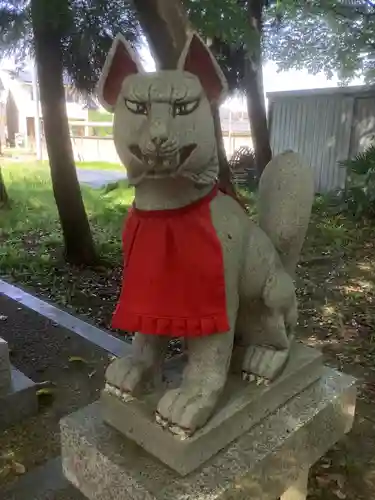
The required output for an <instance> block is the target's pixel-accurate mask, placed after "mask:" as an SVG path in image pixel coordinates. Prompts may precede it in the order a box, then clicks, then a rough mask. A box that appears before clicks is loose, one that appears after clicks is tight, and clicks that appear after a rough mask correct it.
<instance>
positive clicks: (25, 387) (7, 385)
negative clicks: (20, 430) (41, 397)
mask: <svg viewBox="0 0 375 500" xmlns="http://www.w3.org/2000/svg"><path fill="white" fill-rule="evenodd" d="M37 411H38V400H37V396H36V390H35V384H34V382H33V381H32V380H30V379H29V378H27V377H26V376H25V375H24V374H23V373H22V372H20V371H19V370H17V369H16V368H14V367H13V366H12V365H11V364H10V361H9V350H8V344H7V342H5V340H4V339H2V338H0V429H4V428H6V427H8V426H10V425H12V424H14V423H16V422H19V421H20V420H22V419H23V418H25V417H28V416H30V415H34V414H35V413H36V412H37Z"/></svg>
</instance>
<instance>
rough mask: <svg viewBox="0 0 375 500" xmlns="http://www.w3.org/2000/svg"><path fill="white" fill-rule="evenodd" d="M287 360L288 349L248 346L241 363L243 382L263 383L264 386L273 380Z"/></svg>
mask: <svg viewBox="0 0 375 500" xmlns="http://www.w3.org/2000/svg"><path fill="white" fill-rule="evenodd" d="M288 358H289V349H279V350H278V349H272V347H262V346H249V347H248V348H247V349H246V353H245V357H244V360H243V363H242V373H243V376H244V379H245V380H250V381H252V380H255V381H257V382H259V383H260V382H263V383H265V385H268V383H269V382H270V381H272V380H274V379H275V378H276V377H277V376H278V375H279V374H280V372H281V371H282V370H283V368H284V367H285V365H286V363H287V361H288Z"/></svg>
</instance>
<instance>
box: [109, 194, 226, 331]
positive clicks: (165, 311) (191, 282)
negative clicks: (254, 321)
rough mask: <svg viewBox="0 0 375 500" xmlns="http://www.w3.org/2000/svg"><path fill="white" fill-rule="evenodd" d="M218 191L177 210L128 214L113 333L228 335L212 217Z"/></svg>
mask: <svg viewBox="0 0 375 500" xmlns="http://www.w3.org/2000/svg"><path fill="white" fill-rule="evenodd" d="M217 192H218V189H217V188H216V187H215V188H214V189H213V191H212V192H211V193H209V194H208V195H207V196H206V197H204V198H203V199H201V200H198V201H197V202H194V203H192V204H191V205H188V206H186V207H183V208H179V209H174V210H155V211H147V210H139V209H137V208H135V207H133V208H132V209H131V210H130V211H129V214H128V217H127V220H126V223H125V228H124V233H123V248H124V273H123V282H122V290H121V294H120V299H119V302H118V305H117V307H116V310H115V313H114V315H113V320H112V326H113V327H114V328H118V329H121V330H124V331H128V332H140V333H143V334H151V335H168V336H170V337H194V336H200V335H210V334H213V333H221V332H227V331H228V330H229V323H228V318H227V311H226V297H225V278H224V265H223V254H222V248H221V244H220V241H219V239H218V236H217V234H216V230H215V228H214V226H213V224H212V220H211V212H210V202H211V200H212V199H213V198H214V197H215V196H216V195H217Z"/></svg>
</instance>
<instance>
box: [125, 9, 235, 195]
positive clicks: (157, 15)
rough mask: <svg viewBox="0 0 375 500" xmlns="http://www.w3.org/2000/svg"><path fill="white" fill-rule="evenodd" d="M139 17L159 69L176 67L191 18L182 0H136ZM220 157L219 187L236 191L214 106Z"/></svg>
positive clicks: (232, 192) (228, 190)
mask: <svg viewBox="0 0 375 500" xmlns="http://www.w3.org/2000/svg"><path fill="white" fill-rule="evenodd" d="M133 4H134V7H135V9H136V11H137V13H138V17H139V21H140V23H141V26H142V28H143V30H144V31H145V33H146V34H147V39H148V42H149V46H150V50H151V53H152V55H153V57H154V59H155V61H156V63H157V64H158V66H159V67H160V69H175V68H176V65H177V61H178V59H179V57H180V54H181V52H182V49H183V48H184V46H185V43H186V38H187V37H186V33H187V30H188V28H189V20H188V18H187V14H186V11H185V8H184V6H183V4H182V2H181V0H133ZM212 116H213V119H214V126H215V136H216V140H217V152H218V160H219V183H220V187H221V188H222V189H224V190H225V191H226V192H228V194H232V195H235V190H234V188H233V185H232V181H231V171H230V168H229V164H228V161H227V157H226V154H225V149H224V142H223V134H222V130H221V123H220V114H219V110H218V109H217V108H215V109H213V110H212Z"/></svg>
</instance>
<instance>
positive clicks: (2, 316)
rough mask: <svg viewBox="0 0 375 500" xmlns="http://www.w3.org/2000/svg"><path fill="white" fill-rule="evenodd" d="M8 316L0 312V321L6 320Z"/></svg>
mask: <svg viewBox="0 0 375 500" xmlns="http://www.w3.org/2000/svg"><path fill="white" fill-rule="evenodd" d="M7 319H8V316H4V314H0V321H6V320H7Z"/></svg>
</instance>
